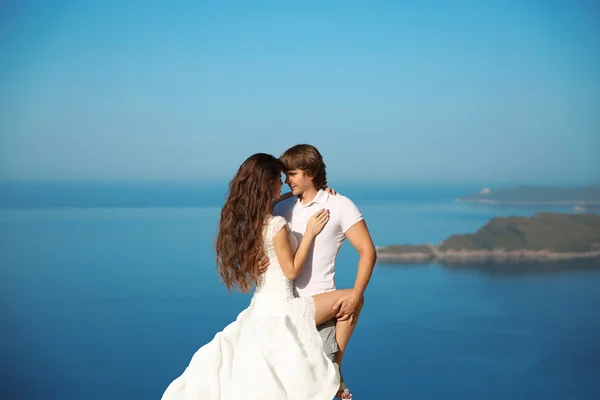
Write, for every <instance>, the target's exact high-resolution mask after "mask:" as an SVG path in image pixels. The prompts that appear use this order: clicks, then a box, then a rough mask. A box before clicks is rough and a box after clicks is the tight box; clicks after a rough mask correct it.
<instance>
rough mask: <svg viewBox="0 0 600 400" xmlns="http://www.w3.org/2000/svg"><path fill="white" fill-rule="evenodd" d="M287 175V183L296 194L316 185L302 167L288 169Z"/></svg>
mask: <svg viewBox="0 0 600 400" xmlns="http://www.w3.org/2000/svg"><path fill="white" fill-rule="evenodd" d="M285 176H286V178H285V183H287V184H288V186H289V187H290V189H291V191H292V194H293V195H294V196H298V195H301V194H302V193H304V192H305V191H306V190H309V189H312V188H313V187H314V186H313V181H312V178H311V177H310V176H308V175H307V174H305V173H304V171H302V170H300V169H295V170H292V171H287V172H286V174H285Z"/></svg>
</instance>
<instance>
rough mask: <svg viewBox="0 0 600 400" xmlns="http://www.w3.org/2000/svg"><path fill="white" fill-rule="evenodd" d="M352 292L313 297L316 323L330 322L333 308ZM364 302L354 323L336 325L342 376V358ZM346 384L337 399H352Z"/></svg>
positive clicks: (341, 291)
mask: <svg viewBox="0 0 600 400" xmlns="http://www.w3.org/2000/svg"><path fill="white" fill-rule="evenodd" d="M351 291H352V289H344V290H335V291H333V292H326V293H321V294H318V295H315V296H313V299H314V301H315V323H316V324H317V326H318V325H320V324H322V323H324V322H326V321H329V320H330V319H332V318H333V317H334V316H335V314H336V311H335V310H334V309H333V306H334V305H335V303H336V302H337V301H338V299H339V298H340V297H342V296H343V295H345V294H348V293H350V292H351ZM363 304H364V302H361V303H360V304H359V308H358V312H357V314H355V315H354V320H353V323H352V324H350V320H349V319H348V320H346V321H337V322H336V324H335V339H336V342H337V344H338V348H339V350H338V352H337V353H336V363H337V364H338V366H339V368H340V375H342V358H343V357H344V354H345V352H346V347H347V346H348V342H349V341H350V337H351V336H352V332H354V328H355V327H356V323H357V322H358V316H359V315H360V311H361V310H362V307H363ZM343 388H346V386H345V383H343V378H342V384H341V385H340V390H339V391H338V393H337V394H336V397H338V398H340V399H351V398H352V394H351V393H350V391H349V390H348V389H347V388H346V389H345V390H343Z"/></svg>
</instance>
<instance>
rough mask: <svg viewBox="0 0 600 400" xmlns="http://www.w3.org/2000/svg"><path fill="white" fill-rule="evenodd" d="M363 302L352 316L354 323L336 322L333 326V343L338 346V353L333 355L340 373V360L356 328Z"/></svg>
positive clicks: (348, 321) (347, 321)
mask: <svg viewBox="0 0 600 400" xmlns="http://www.w3.org/2000/svg"><path fill="white" fill-rule="evenodd" d="M363 305H364V301H362V302H361V303H360V304H359V306H358V311H357V313H356V314H355V315H354V321H353V323H352V324H350V320H349V319H347V320H346V321H339V320H338V321H337V322H336V324H335V341H336V342H337V344H338V347H339V351H338V352H337V353H336V355H335V362H336V363H337V364H338V365H339V366H340V371H341V370H342V359H343V358H344V353H345V352H346V347H348V342H349V341H350V337H351V336H352V333H353V332H354V328H356V323H357V322H358V317H359V315H360V312H361V310H362V308H363Z"/></svg>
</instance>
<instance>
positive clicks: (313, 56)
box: [0, 0, 600, 184]
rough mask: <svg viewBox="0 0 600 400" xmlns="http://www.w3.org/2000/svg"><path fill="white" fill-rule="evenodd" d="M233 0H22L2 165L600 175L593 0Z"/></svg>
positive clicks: (28, 173) (505, 178) (377, 176)
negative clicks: (265, 157)
mask: <svg viewBox="0 0 600 400" xmlns="http://www.w3.org/2000/svg"><path fill="white" fill-rule="evenodd" d="M121 3H126V4H121ZM171 3H173V4H171ZM213 3H216V2H206V3H202V2H191V1H189V2H166V1H162V2H158V1H154V2H146V1H141V0H140V1H128V2H117V1H114V2H113V1H102V2H101V1H97V2H75V1H69V2H60V1H54V2H47V1H39V2H32V1H24V2H16V1H14V2H8V3H7V2H4V3H3V5H2V6H0V37H1V39H0V60H2V61H1V62H0V179H10V180H12V179H36V180H37V179H51V180H145V181H147V180H156V181H169V180H173V181H190V180H191V181H197V180H223V179H229V178H231V176H232V175H233V174H234V173H235V171H236V169H237V168H238V166H239V164H240V163H241V162H242V161H243V160H244V159H245V158H246V157H247V156H249V155H250V154H252V153H255V152H268V153H273V154H276V155H278V154H280V153H281V152H282V151H283V150H285V149H286V148H287V147H289V146H291V145H294V144H297V143H312V144H314V145H316V146H317V147H318V148H319V149H320V150H321V151H322V153H323V154H324V156H325V161H326V163H327V165H328V172H329V175H330V182H332V183H334V182H335V181H336V180H338V181H348V180H361V181H366V180H374V181H383V182H425V183H427V182H432V183H433V182H440V183H441V182H448V183H453V182H481V183H486V182H503V183H515V184H517V183H518V184H521V183H534V184H549V183H552V184H586V183H594V182H600V156H598V154H599V153H600V151H599V150H598V149H600V7H599V6H597V5H595V4H594V2H592V1H572V2H565V1H561V2H559V1H526V2H523V1H504V2H496V1H493V2H492V1H489V2H485V1H452V2H451V1H438V2H433V1H422V2H410V4H409V2H391V1H389V2H377V1H375V2H366V1H365V2H353V1H343V2H341V1H340V2H337V1H328V2H323V1H314V2H313V1H306V2H281V1H279V2H260V1H259V2H248V1H238V2H232V1H229V2H221V3H220V4H219V5H216V4H213ZM417 3H418V4H417ZM500 3H501V4H500ZM524 3H525V4H524Z"/></svg>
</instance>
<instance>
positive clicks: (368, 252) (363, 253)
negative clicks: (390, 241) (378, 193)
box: [346, 220, 377, 296]
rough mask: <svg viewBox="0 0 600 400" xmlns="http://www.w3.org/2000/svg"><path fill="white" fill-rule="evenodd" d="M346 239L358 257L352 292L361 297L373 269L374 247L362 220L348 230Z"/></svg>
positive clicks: (374, 259)
mask: <svg viewBox="0 0 600 400" xmlns="http://www.w3.org/2000/svg"><path fill="white" fill-rule="evenodd" d="M346 237H347V238H348V241H349V242H350V243H351V244H352V246H354V248H355V249H356V251H357V252H358V255H359V257H360V258H359V260H358V272H357V273H356V280H355V281H354V290H355V291H356V292H358V293H359V294H360V295H361V296H362V295H363V294H364V293H365V290H366V289H367V285H368V284H369V280H370V279H371V274H372V273H373V268H374V267H375V261H377V253H376V252H375V245H374V244H373V240H372V239H371V235H370V234H369V229H367V224H366V223H365V221H364V220H362V221H359V222H357V223H356V224H354V225H353V226H352V228H350V229H348V231H347V232H346Z"/></svg>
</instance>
